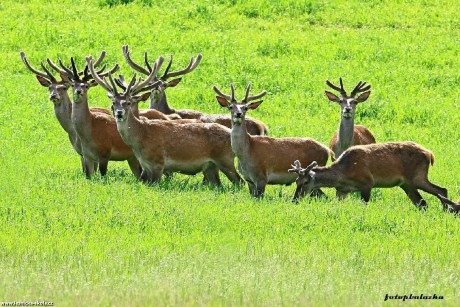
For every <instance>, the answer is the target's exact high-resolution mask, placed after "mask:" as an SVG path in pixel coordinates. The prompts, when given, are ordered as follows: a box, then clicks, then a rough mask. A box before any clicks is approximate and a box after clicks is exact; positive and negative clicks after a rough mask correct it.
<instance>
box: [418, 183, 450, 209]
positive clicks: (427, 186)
mask: <svg viewBox="0 0 460 307" xmlns="http://www.w3.org/2000/svg"><path fill="white" fill-rule="evenodd" d="M416 188H417V189H420V190H422V191H425V192H427V193H430V194H431V195H434V196H436V197H437V196H438V194H440V195H442V196H444V197H446V198H447V189H445V188H442V187H440V186H437V185H435V184H433V183H431V182H430V181H429V180H428V179H426V180H425V181H423V182H421V183H420V184H417V185H416ZM441 204H442V208H443V209H444V211H447V210H448V206H447V205H446V204H445V203H443V202H441Z"/></svg>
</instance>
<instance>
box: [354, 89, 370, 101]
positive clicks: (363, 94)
mask: <svg viewBox="0 0 460 307" xmlns="http://www.w3.org/2000/svg"><path fill="white" fill-rule="evenodd" d="M370 94H371V91H367V92H364V93H362V94H361V95H359V97H358V98H356V101H357V102H364V101H366V100H367V98H369V95H370Z"/></svg>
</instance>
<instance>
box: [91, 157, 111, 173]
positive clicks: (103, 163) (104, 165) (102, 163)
mask: <svg viewBox="0 0 460 307" xmlns="http://www.w3.org/2000/svg"><path fill="white" fill-rule="evenodd" d="M108 164H109V160H101V161H99V173H101V176H102V177H104V176H105V175H107V165H108ZM96 168H97V163H96V162H94V171H96Z"/></svg>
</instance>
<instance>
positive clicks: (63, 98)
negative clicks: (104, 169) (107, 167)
mask: <svg viewBox="0 0 460 307" xmlns="http://www.w3.org/2000/svg"><path fill="white" fill-rule="evenodd" d="M20 55H21V59H22V61H23V62H24V64H25V66H26V67H27V68H28V69H29V70H30V71H31V72H33V73H34V74H35V75H36V77H37V80H38V82H39V83H40V84H41V85H42V86H44V87H47V88H48V89H49V92H50V100H51V101H52V102H53V105H54V114H55V115H56V118H57V120H58V122H59V124H60V125H61V127H62V128H63V129H64V131H65V132H67V134H68V137H69V140H70V143H71V144H72V147H73V148H74V149H75V151H76V152H77V153H78V154H79V155H80V158H81V164H82V169H83V171H85V169H84V165H85V164H84V161H83V156H82V150H81V144H80V140H79V139H78V137H77V133H76V132H75V128H74V126H73V124H72V120H71V115H72V102H71V100H70V97H69V94H68V93H67V90H68V89H69V87H70V80H68V79H67V78H66V77H65V75H61V80H57V79H56V78H55V77H54V75H53V74H52V73H51V72H50V71H49V70H48V69H47V68H46V67H45V65H44V64H43V62H41V63H40V66H41V67H42V69H43V71H44V72H43V71H40V70H38V69H36V68H34V67H32V66H31V65H30V63H29V61H28V60H27V57H26V55H25V53H24V52H22V51H21V52H20ZM103 55H104V54H101V56H100V57H99V59H98V60H97V61H96V63H95V64H97V65H96V66H98V65H99V64H100V62H101V61H102V59H103V57H104V56H103ZM47 61H48V64H50V63H52V62H51V60H50V59H47ZM104 69H105V66H104V67H103V68H102V69H101V70H100V71H99V73H102V72H103V70H104ZM90 112H92V113H94V112H99V113H106V114H110V111H109V110H107V109H103V108H90ZM94 168H96V169H97V163H96V164H95V165H94Z"/></svg>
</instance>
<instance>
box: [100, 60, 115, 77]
mask: <svg viewBox="0 0 460 307" xmlns="http://www.w3.org/2000/svg"><path fill="white" fill-rule="evenodd" d="M119 69H120V65H118V63H116V64H115V65H114V66H113V67H112V69H111V70H109V71H107V72H105V73H103V74H99V73H98V74H99V76H101V78H102V77H107V76H108V74H114V73H115V72H116V71H117V70H119Z"/></svg>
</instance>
